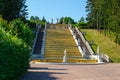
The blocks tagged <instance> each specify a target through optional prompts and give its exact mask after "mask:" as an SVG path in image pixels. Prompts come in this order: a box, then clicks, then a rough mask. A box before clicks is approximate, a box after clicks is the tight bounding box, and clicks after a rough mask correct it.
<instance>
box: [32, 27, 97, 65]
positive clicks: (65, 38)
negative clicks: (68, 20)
mask: <svg viewBox="0 0 120 80" xmlns="http://www.w3.org/2000/svg"><path fill="white" fill-rule="evenodd" d="M64 26H65V25H63V26H62V27H58V26H55V25H54V26H53V27H52V28H51V27H49V28H47V29H46V39H45V44H44V57H42V58H40V57H39V56H38V57H39V58H34V59H32V62H52V63H62V62H63V56H64V50H65V49H66V51H67V62H68V63H97V60H95V59H85V58H83V57H82V55H81V53H80V52H79V50H78V45H76V43H75V41H74V39H73V35H72V34H71V33H70V30H69V29H68V27H66V26H65V27H64ZM39 37H40V36H39V34H38V39H37V42H36V44H37V45H38V44H39V42H41V40H39ZM36 49H40V48H39V47H37V46H36ZM36 51H37V50H36ZM38 52H40V51H38Z"/></svg>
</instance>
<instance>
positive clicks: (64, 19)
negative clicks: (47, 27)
mask: <svg viewBox="0 0 120 80" xmlns="http://www.w3.org/2000/svg"><path fill="white" fill-rule="evenodd" d="M59 23H60V24H63V23H64V24H75V22H74V19H72V18H71V17H61V18H60V21H59Z"/></svg>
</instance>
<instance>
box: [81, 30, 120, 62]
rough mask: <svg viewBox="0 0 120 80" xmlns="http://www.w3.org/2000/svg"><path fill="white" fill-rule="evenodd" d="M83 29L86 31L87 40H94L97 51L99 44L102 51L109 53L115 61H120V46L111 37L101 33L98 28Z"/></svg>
mask: <svg viewBox="0 0 120 80" xmlns="http://www.w3.org/2000/svg"><path fill="white" fill-rule="evenodd" d="M81 31H83V32H86V35H85V38H86V40H88V41H92V40H93V41H94V45H92V48H93V50H94V51H95V53H96V49H97V46H98V45H99V46H100V52H101V53H104V54H107V55H108V56H109V57H110V59H111V60H112V61H113V62H115V63H117V62H120V46H119V45H117V44H116V43H115V42H114V41H112V40H111V39H110V38H109V37H105V36H104V35H103V34H102V33H101V34H100V33H99V32H98V31H97V30H93V29H82V30H81Z"/></svg>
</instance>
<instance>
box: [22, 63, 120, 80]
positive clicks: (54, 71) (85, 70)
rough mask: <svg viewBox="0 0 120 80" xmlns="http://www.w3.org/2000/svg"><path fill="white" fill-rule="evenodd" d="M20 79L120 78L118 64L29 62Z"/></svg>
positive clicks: (88, 79)
mask: <svg viewBox="0 0 120 80" xmlns="http://www.w3.org/2000/svg"><path fill="white" fill-rule="evenodd" d="M20 80H120V64H102V65H62V64H31V68H30V69H28V72H26V73H25V74H24V75H23V76H22V78H21V79H20Z"/></svg>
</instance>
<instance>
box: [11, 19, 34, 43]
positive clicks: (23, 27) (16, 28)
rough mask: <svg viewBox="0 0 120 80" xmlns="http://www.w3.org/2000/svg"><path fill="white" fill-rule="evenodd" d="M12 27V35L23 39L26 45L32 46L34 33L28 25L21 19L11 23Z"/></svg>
mask: <svg viewBox="0 0 120 80" xmlns="http://www.w3.org/2000/svg"><path fill="white" fill-rule="evenodd" d="M10 27H12V30H11V34H12V35H14V36H17V37H18V38H20V39H23V41H24V42H25V43H27V44H28V45H31V43H32V38H33V35H32V31H31V30H30V28H29V26H28V25H27V24H24V22H22V21H21V20H20V19H16V20H14V21H12V22H11V23H10Z"/></svg>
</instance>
